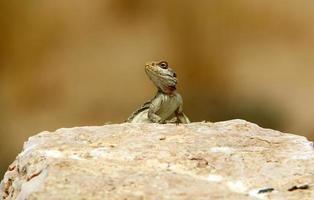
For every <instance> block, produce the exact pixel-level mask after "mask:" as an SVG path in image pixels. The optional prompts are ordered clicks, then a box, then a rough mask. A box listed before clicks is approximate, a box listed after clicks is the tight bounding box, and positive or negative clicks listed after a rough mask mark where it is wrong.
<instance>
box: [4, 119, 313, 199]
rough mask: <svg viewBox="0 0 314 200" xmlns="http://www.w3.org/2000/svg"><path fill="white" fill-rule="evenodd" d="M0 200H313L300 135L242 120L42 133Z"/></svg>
mask: <svg viewBox="0 0 314 200" xmlns="http://www.w3.org/2000/svg"><path fill="white" fill-rule="evenodd" d="M0 195H1V197H2V198H3V199H19V200H24V199H28V200H33V199H44V200H46V199H48V200H49V199H75V200H76V199H128V200H142V199H143V200H144V199H145V200H150V199H156V200H159V199H171V200H172V199H241V200H243V199H244V200H245V199H297V200H299V199H314V149H313V143H312V142H309V141H307V140H306V138H304V137H301V136H297V135H292V134H287V133H281V132H278V131H274V130H270V129H264V128H261V127H259V126H257V125H255V124H252V123H249V122H246V121H243V120H231V121H225V122H218V123H191V124H187V125H183V124H180V125H172V124H165V125H159V124H128V123H124V124H113V125H105V126H99V127H96V126H95V127H77V128H67V129H65V128H63V129H59V130H57V131H55V132H42V133H40V134H38V135H35V136H33V137H31V138H29V140H28V141H27V142H26V143H25V144H24V149H23V151H22V153H20V154H19V155H18V156H17V158H16V160H15V161H14V162H13V163H12V165H11V166H10V167H9V169H8V171H7V172H6V174H5V176H4V179H3V180H2V182H1V191H0Z"/></svg>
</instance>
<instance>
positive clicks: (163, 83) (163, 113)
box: [126, 61, 190, 123]
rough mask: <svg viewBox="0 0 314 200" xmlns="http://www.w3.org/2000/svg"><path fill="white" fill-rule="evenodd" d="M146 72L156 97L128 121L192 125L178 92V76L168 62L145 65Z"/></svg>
mask: <svg viewBox="0 0 314 200" xmlns="http://www.w3.org/2000/svg"><path fill="white" fill-rule="evenodd" d="M145 72H146V74H147V76H148V77H149V78H150V80H151V81H152V82H153V83H154V84H155V86H156V87H157V89H158V91H157V94H156V96H155V97H154V98H153V99H152V100H150V101H148V102H146V103H144V104H143V105H142V106H141V107H140V108H139V109H137V110H136V111H135V112H133V113H132V114H131V116H130V117H129V118H128V119H127V120H126V121H127V122H130V123H190V120H189V119H188V118H187V116H186V115H185V114H184V113H183V101H182V97H181V95H180V94H179V93H178V92H177V91H176V85H177V75H176V73H175V72H174V71H173V70H172V69H171V68H169V66H168V63H167V62H166V61H158V62H156V61H154V62H149V63H147V64H146V65H145Z"/></svg>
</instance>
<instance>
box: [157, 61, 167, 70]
mask: <svg viewBox="0 0 314 200" xmlns="http://www.w3.org/2000/svg"><path fill="white" fill-rule="evenodd" d="M159 66H160V67H161V68H163V69H167V68H168V63H167V62H165V61H162V62H160V63H159Z"/></svg>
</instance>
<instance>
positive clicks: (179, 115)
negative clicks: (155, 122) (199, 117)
mask: <svg viewBox="0 0 314 200" xmlns="http://www.w3.org/2000/svg"><path fill="white" fill-rule="evenodd" d="M176 116H177V122H178V123H183V124H188V123H190V120H189V118H188V117H187V116H186V115H185V114H184V113H183V107H182V105H181V106H179V108H178V109H177V110H176Z"/></svg>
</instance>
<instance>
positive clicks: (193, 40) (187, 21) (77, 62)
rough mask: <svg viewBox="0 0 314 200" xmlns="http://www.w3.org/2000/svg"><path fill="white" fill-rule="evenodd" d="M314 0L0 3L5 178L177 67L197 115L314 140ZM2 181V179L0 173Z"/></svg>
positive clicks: (112, 116)
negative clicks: (41, 140)
mask: <svg viewBox="0 0 314 200" xmlns="http://www.w3.org/2000/svg"><path fill="white" fill-rule="evenodd" d="M313 10H314V2H311V1H307V0H299V1H294V0H279V1H272V0H264V1H250V0H239V1H229V0H228V1H227V0H214V1H206V0H196V1H184V0H171V1H166V0H159V1H152V0H129V1H126V0H94V1H90V0H82V1H76V0H67V1H63V0H47V1H17V0H10V1H9V0H3V1H0V138H1V140H0V175H1V177H2V175H3V172H4V170H6V168H7V166H8V165H9V163H10V162H12V161H13V160H14V158H15V156H16V155H17V153H18V152H20V151H21V149H22V145H23V142H24V141H25V140H27V138H28V137H29V136H31V135H34V134H36V133H38V132H40V131H43V130H50V131H53V130H55V129H58V128H61V127H73V126H83V125H102V124H104V123H106V122H113V123H119V122H122V121H123V120H124V119H126V118H127V117H128V116H129V114H130V113H131V112H133V111H134V110H135V109H136V108H137V107H138V106H139V105H140V104H141V103H143V102H144V101H146V100H147V99H150V98H151V97H152V96H154V93H155V88H154V86H153V85H152V83H151V82H150V81H149V80H148V78H147V77H146V75H145V73H144V63H145V62H146V61H151V60H160V59H164V60H167V61H168V62H169V63H170V65H171V66H172V68H173V69H175V70H176V72H177V74H178V78H179V81H180V82H179V86H178V88H179V91H180V93H181V94H182V96H183V98H184V103H185V106H184V109H185V112H186V114H187V115H188V116H189V117H190V118H191V119H192V120H193V121H201V120H209V121H219V120H228V119H233V118H242V119H246V120H248V121H252V122H255V123H257V124H259V125H261V126H263V127H268V128H273V129H278V130H281V131H284V132H292V133H296V134H300V135H305V136H307V137H308V138H309V139H312V140H313V139H314V124H313V118H314V108H313V106H312V103H313V100H314V86H313V80H312V79H313V76H314V12H313ZM0 179H1V178H0Z"/></svg>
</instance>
